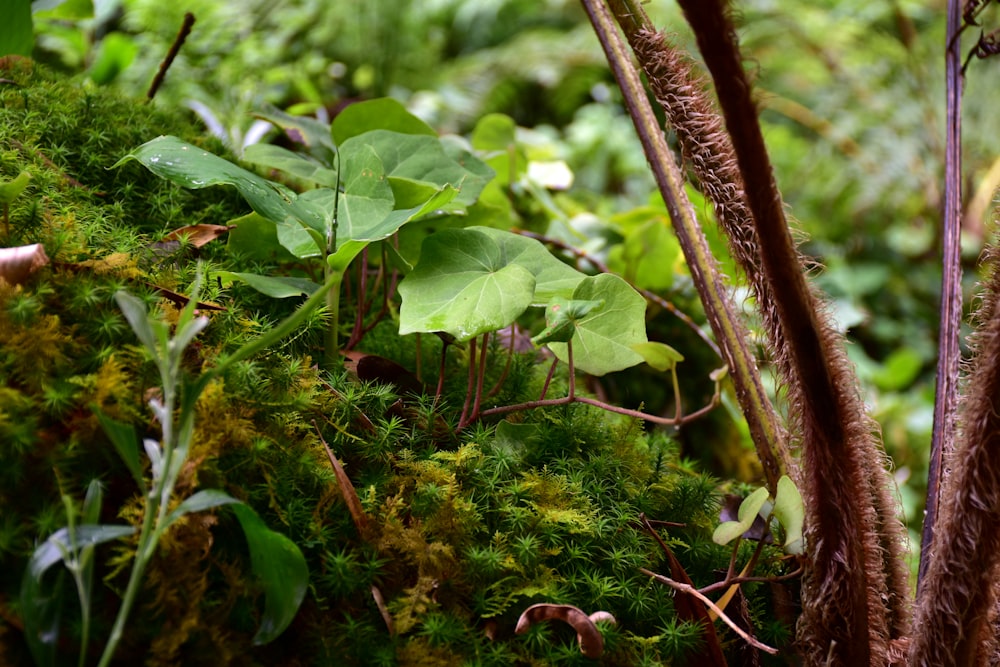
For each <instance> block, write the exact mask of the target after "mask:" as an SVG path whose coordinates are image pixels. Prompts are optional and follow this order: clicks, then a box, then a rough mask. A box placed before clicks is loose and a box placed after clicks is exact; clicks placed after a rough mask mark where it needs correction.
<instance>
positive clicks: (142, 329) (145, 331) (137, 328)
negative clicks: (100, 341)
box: [115, 290, 167, 358]
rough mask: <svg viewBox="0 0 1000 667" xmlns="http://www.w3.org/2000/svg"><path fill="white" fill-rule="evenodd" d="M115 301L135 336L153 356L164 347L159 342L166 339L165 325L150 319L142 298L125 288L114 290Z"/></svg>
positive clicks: (163, 341)
mask: <svg viewBox="0 0 1000 667" xmlns="http://www.w3.org/2000/svg"><path fill="white" fill-rule="evenodd" d="M115 301H117V302H118V307H119V308H120V309H121V311H122V314H123V315H125V319H126V320H127V321H128V323H129V326H131V327H132V331H134V332H135V335H136V337H137V338H138V339H139V341H140V342H141V343H142V344H143V345H144V346H145V347H146V349H147V350H149V353H150V354H151V355H153V357H154V358H155V357H156V356H157V355H158V354H159V353H160V349H161V347H164V345H161V344H162V343H165V341H166V337H167V332H166V326H165V325H164V324H163V323H162V322H157V321H151V320H150V318H149V314H148V312H147V311H146V304H145V303H143V301H142V299H140V298H138V297H136V296H132V295H131V294H129V293H128V292H126V291H125V290H118V291H117V292H115Z"/></svg>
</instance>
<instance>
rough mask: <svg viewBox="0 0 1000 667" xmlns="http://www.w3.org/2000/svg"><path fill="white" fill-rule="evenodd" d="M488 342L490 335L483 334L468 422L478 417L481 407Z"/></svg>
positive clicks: (487, 333)
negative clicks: (473, 400) (474, 396)
mask: <svg viewBox="0 0 1000 667" xmlns="http://www.w3.org/2000/svg"><path fill="white" fill-rule="evenodd" d="M489 340H490V333H489V332H488V331H487V332H486V333H484V334H483V343H482V346H483V349H482V350H480V351H479V368H478V370H477V371H476V376H477V377H476V402H475V404H474V405H473V406H472V414H471V415H469V421H470V422H471V421H473V420H474V419H476V418H477V417H478V416H479V408H480V406H482V401H483V380H484V379H485V377H486V353H487V352H488V351H489V345H488V343H489Z"/></svg>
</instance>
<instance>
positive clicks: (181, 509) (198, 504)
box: [161, 489, 240, 530]
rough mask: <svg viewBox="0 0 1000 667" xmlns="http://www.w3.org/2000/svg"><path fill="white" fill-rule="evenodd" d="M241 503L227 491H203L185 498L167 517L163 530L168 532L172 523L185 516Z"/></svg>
mask: <svg viewBox="0 0 1000 667" xmlns="http://www.w3.org/2000/svg"><path fill="white" fill-rule="evenodd" d="M239 502H240V501H239V500H237V499H236V498H233V497H232V496H231V495H229V494H228V493H226V492H225V491H219V490H218V489H204V490H202V491H198V492H197V493H194V494H192V495H190V496H188V497H187V498H185V499H184V500H183V502H181V504H180V505H178V506H177V507H175V508H174V509H173V511H172V512H170V514H168V515H167V518H166V519H164V521H163V526H162V527H161V530H166V529H167V528H168V527H169V526H170V525H171V524H172V523H174V522H175V521H177V519H180V518H181V517H182V516H184V515H185V514H192V513H194V512H204V511H205V510H208V509H212V508H213V507H220V506H222V505H232V504H234V503H239Z"/></svg>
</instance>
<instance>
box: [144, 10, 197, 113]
mask: <svg viewBox="0 0 1000 667" xmlns="http://www.w3.org/2000/svg"><path fill="white" fill-rule="evenodd" d="M192 26H194V14H192V13H191V12H187V13H185V14H184V22H183V23H181V29H180V30H178V31H177V37H175V38H174V43H173V44H171V45H170V50H169V51H167V57H166V58H164V59H163V62H162V63H160V69H159V70H157V72H156V76H154V77H153V82H152V83H151V84H149V90H148V91H146V102H149V101H151V100H152V99H153V97H155V96H156V91H157V90H159V89H160V86H161V85H162V84H163V79H164V78H166V76H167V70H168V69H170V65H171V64H173V62H174V58H176V57H177V54H178V53H179V52H180V50H181V47H182V46H184V40H186V39H187V37H188V35H189V34H191V27H192Z"/></svg>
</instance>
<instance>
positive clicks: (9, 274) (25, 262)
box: [0, 243, 49, 285]
mask: <svg viewBox="0 0 1000 667" xmlns="http://www.w3.org/2000/svg"><path fill="white" fill-rule="evenodd" d="M48 263H49V257H48V255H46V254H45V248H44V247H42V244H41V243H34V244H32V245H25V246H19V247H17V248H0V279H2V280H4V281H6V282H7V283H9V284H11V285H20V284H22V283H23V282H24V281H26V280H27V279H28V278H29V277H30V276H31V274H33V273H34V272H35V271H37V270H38V269H40V268H42V267H43V266H45V265H46V264H48Z"/></svg>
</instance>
